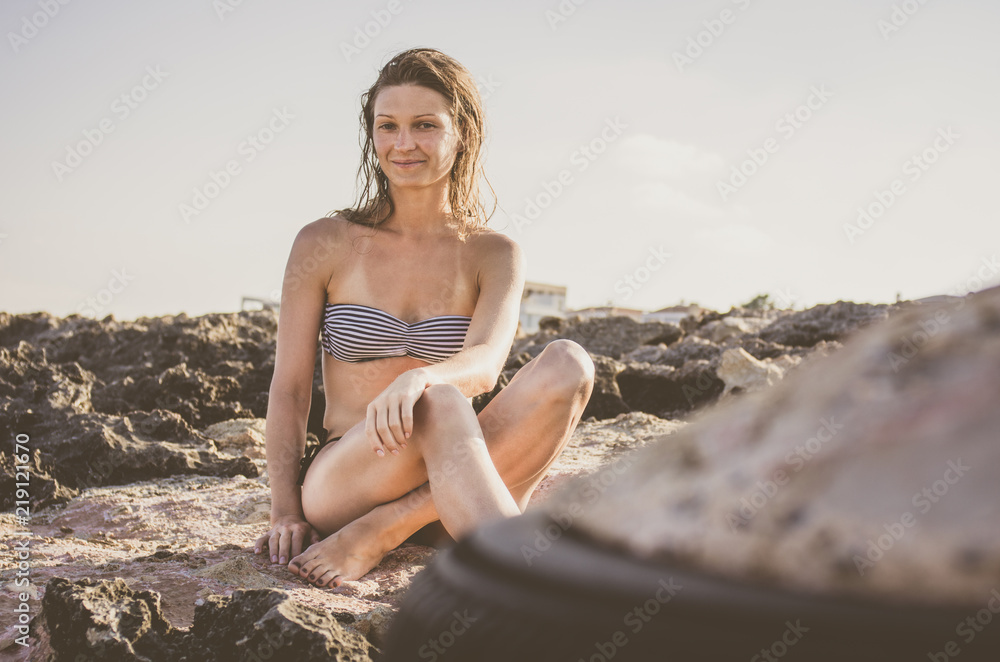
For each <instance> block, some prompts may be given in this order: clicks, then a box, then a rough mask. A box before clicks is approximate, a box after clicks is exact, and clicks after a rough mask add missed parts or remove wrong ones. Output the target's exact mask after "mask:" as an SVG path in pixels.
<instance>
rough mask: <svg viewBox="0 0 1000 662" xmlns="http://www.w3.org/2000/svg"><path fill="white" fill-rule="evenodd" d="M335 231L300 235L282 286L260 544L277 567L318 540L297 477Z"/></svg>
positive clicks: (320, 225)
mask: <svg viewBox="0 0 1000 662" xmlns="http://www.w3.org/2000/svg"><path fill="white" fill-rule="evenodd" d="M330 231H331V230H330V225H329V220H328V219H320V220H319V221H315V222H313V223H310V224H309V225H306V226H305V227H303V228H302V229H301V230H300V231H299V233H298V234H297V235H296V237H295V241H294V242H293V243H292V249H291V252H290V254H289V257H288V263H287V265H286V268H285V277H284V280H283V282H282V288H281V309H280V313H279V315H278V334H277V343H276V348H275V358H274V376H273V377H272V379H271V388H270V390H269V392H268V403H267V421H266V427H265V436H266V446H265V448H266V453H267V472H268V479H269V482H270V485H271V530H270V531H269V532H268V533H266V534H264V535H263V536H261V537H260V538H259V539H258V541H257V544H256V545H255V550H256V551H257V552H258V553H259V551H260V550H262V549H264V547H265V545H266V546H267V548H268V549H269V551H270V557H271V560H272V562H278V563H287V562H288V559H290V558H292V557H294V556H296V555H298V554H299V553H300V552H301V551H302V549H304V548H305V547H306V546H308V545H309V544H311V543H312V542H315V541H317V540H318V539H319V538H318V535H317V533H316V531H315V530H313V529H312V527H311V526H309V524H308V523H306V521H305V517H304V515H303V512H302V494H301V488H300V487H299V486H298V485H297V484H296V479H297V477H298V473H299V460H300V459H301V458H302V454H303V451H304V449H305V440H306V421H307V420H308V417H309V405H310V403H311V401H312V384H313V366H314V365H315V362H316V348H317V346H318V342H319V325H320V320H321V318H322V313H323V304H324V303H325V301H326V284H327V281H328V280H329V275H330V274H329V273H328V272H329V269H328V268H325V267H324V266H323V265H324V264H326V265H328V264H329V262H328V261H324V260H320V259H318V257H320V254H321V253H322V254H323V255H325V256H327V258H328V259H329V255H330V251H329V238H328V234H329V232H330ZM317 265H319V266H317ZM307 266H308V267H311V269H307Z"/></svg>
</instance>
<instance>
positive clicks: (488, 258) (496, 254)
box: [469, 230, 524, 265]
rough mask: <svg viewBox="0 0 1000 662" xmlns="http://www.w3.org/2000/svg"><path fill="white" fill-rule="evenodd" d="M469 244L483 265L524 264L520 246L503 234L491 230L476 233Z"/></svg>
mask: <svg viewBox="0 0 1000 662" xmlns="http://www.w3.org/2000/svg"><path fill="white" fill-rule="evenodd" d="M469 243H470V245H471V246H472V248H473V250H474V251H475V253H476V256H477V257H478V258H479V263H480V264H481V265H485V264H488V263H506V264H509V263H510V262H512V261H516V262H522V261H523V260H524V253H523V252H522V250H521V246H520V244H518V243H517V242H516V241H514V240H513V239H511V238H510V237H508V236H507V235H505V234H503V233H501V232H496V231H494V230H489V231H487V232H479V233H476V234H474V235H472V237H470V239H469Z"/></svg>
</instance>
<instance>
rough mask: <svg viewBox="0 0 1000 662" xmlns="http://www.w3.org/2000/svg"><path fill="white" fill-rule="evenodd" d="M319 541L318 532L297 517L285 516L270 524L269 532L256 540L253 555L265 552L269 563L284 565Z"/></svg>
mask: <svg viewBox="0 0 1000 662" xmlns="http://www.w3.org/2000/svg"><path fill="white" fill-rule="evenodd" d="M320 540H321V538H320V535H319V532H317V531H316V529H314V528H312V525H311V524H309V522H307V521H305V520H304V519H302V517H301V516H299V515H285V516H282V517H279V518H277V519H276V520H275V521H274V522H273V523H272V524H271V530H270V531H268V532H267V533H265V534H264V535H262V536H261V537H260V538H257V542H255V543H254V546H253V551H254V554H260V553H261V552H267V553H268V554H269V555H270V557H271V563H279V564H281V565H286V564H287V563H288V560H289V559H293V558H295V557H296V556H298V555H299V554H301V553H302V550H303V549H305V548H306V547H308V546H309V545H312V544H314V543H318V542H319V541H320Z"/></svg>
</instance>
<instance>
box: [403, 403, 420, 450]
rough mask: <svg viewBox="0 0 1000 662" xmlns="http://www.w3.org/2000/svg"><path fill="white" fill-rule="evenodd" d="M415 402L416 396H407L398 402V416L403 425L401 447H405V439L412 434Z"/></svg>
mask: <svg viewBox="0 0 1000 662" xmlns="http://www.w3.org/2000/svg"><path fill="white" fill-rule="evenodd" d="M416 402H417V398H416V397H407V398H403V401H402V402H401V403H400V407H399V418H400V421H401V423H402V426H403V448H406V440H407V439H409V438H410V435H411V434H413V405H414V404H416Z"/></svg>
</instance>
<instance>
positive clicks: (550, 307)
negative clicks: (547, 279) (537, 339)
mask: <svg viewBox="0 0 1000 662" xmlns="http://www.w3.org/2000/svg"><path fill="white" fill-rule="evenodd" d="M565 316H566V287H565V286H563V285H549V284H548V283H533V282H530V281H528V282H526V283H525V284H524V290H523V291H522V292H521V314H520V316H519V321H520V330H521V332H523V333H535V332H536V331H538V321H539V320H540V319H542V318H543V317H565Z"/></svg>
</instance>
